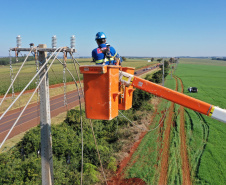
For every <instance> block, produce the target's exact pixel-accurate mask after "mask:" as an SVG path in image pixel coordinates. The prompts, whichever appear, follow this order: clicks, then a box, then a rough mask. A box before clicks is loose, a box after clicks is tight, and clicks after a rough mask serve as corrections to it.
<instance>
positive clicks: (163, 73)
mask: <svg viewBox="0 0 226 185" xmlns="http://www.w3.org/2000/svg"><path fill="white" fill-rule="evenodd" d="M164 63H165V62H164V59H163V67H162V86H164V75H165V72H164Z"/></svg>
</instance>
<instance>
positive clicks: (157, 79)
mask: <svg viewBox="0 0 226 185" xmlns="http://www.w3.org/2000/svg"><path fill="white" fill-rule="evenodd" d="M169 64H170V63H169V61H167V60H165V61H164V78H165V77H166V76H167V75H168V74H169V69H170V65H169ZM159 67H160V68H161V70H159V71H157V72H156V73H154V74H153V75H151V74H148V75H147V76H146V79H147V80H149V81H151V82H154V83H161V82H162V75H163V65H160V66H159Z"/></svg>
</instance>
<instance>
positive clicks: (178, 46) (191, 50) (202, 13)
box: [0, 0, 226, 57]
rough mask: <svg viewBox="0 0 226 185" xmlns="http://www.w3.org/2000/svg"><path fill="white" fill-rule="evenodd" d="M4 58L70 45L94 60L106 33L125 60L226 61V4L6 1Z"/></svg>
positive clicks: (0, 14)
mask: <svg viewBox="0 0 226 185" xmlns="http://www.w3.org/2000/svg"><path fill="white" fill-rule="evenodd" d="M0 2H1V3H0V4H1V11H0V56H8V53H9V52H8V50H9V48H13V47H16V36H17V35H21V37H22V47H29V44H30V43H34V44H35V45H36V46H37V45H38V44H47V47H51V38H52V36H53V35H56V36H57V46H58V47H61V46H69V47H70V37H71V36H72V35H75V37H76V49H77V53H76V54H75V56H78V57H79V56H91V52H92V50H93V49H94V48H95V47H97V44H96V42H95V35H96V33H97V32H99V31H102V32H104V33H105V34H106V36H107V42H108V43H109V44H110V45H111V46H113V47H114V48H115V49H116V51H117V52H118V53H119V54H120V55H121V56H140V57H145V56H146V57H161V56H165V57H174V56H193V57H194V56H226V1H225V0H189V1H185V0H114V1H112V0H108V1H101V0H99V1H93V0H65V1H56V0H55V1H53V0H45V1H44V0H39V1H30V0H21V1H16V0H11V1H6V0H0Z"/></svg>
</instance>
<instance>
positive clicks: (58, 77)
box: [0, 58, 156, 95]
mask: <svg viewBox="0 0 226 185" xmlns="http://www.w3.org/2000/svg"><path fill="white" fill-rule="evenodd" d="M77 60H78V62H79V64H80V65H95V63H91V58H83V59H77ZM155 63H156V62H151V63H148V62H147V59H127V60H126V62H123V63H122V66H127V67H135V68H136V69H138V68H141V67H144V66H147V65H152V64H155ZM20 66H21V63H16V64H13V73H14V76H15V74H16V73H17V71H18V70H19V68H20ZM67 67H68V68H69V70H70V71H71V72H72V73H73V74H74V76H75V78H76V80H78V79H77V75H76V70H75V67H74V63H73V62H72V61H71V59H68V60H67ZM35 73H36V65H35V61H28V62H26V64H25V66H24V67H23V69H22V71H21V72H20V75H19V77H18V79H17V80H16V82H15V84H14V92H20V91H21V90H22V89H23V88H24V87H25V85H26V84H27V83H28V82H29V81H30V80H31V78H32V77H33V76H34V75H35ZM66 77H67V82H71V81H73V79H72V77H71V76H70V75H69V74H68V73H67V72H66ZM80 78H81V79H82V78H83V76H82V75H80ZM0 79H1V87H0V95H4V94H5V92H6V91H7V89H8V87H9V85H10V82H11V81H10V69H9V65H5V66H0ZM62 82H63V66H62V65H61V64H60V63H59V62H58V61H57V60H56V61H55V62H54V64H53V65H52V67H51V69H50V70H49V83H50V85H54V84H59V83H62ZM34 88H35V81H34V82H33V83H32V84H31V85H30V86H29V88H28V89H34Z"/></svg>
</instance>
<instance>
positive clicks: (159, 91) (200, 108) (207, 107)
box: [119, 71, 226, 123]
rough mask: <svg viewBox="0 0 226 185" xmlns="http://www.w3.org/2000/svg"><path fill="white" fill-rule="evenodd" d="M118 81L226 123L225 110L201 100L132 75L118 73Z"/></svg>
mask: <svg viewBox="0 0 226 185" xmlns="http://www.w3.org/2000/svg"><path fill="white" fill-rule="evenodd" d="M119 81H120V82H121V83H124V84H126V86H130V85H132V86H133V87H136V88H138V89H141V90H143V91H146V92H149V93H151V94H154V95H156V96H159V97H161V98H164V99H167V100H169V101H172V102H174V103H177V104H179V105H182V106H184V107H187V108H189V109H192V110H194V111H197V112H199V113H202V114H204V115H207V116H210V117H211V118H214V119H217V120H219V121H222V122H225V123H226V110H225V109H221V108H219V107H216V106H213V105H211V104H209V103H206V102H204V101H201V100H197V99H195V98H193V97H190V96H187V95H185V94H182V93H180V92H177V91H174V90H172V89H169V88H166V87H163V86H161V85H158V84H155V83H153V82H150V81H148V80H144V79H142V78H139V77H136V76H134V75H131V74H128V73H126V72H122V71H121V72H120V74H119Z"/></svg>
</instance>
